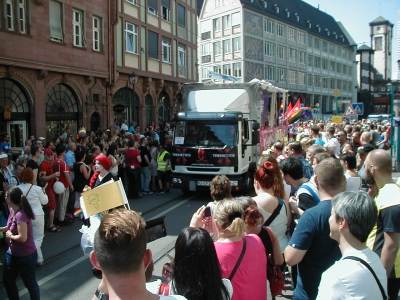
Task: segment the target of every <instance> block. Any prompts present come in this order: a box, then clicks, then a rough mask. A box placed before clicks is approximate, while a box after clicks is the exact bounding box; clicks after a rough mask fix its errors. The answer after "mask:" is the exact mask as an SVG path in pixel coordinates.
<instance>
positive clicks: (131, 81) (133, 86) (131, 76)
mask: <svg viewBox="0 0 400 300" xmlns="http://www.w3.org/2000/svg"><path fill="white" fill-rule="evenodd" d="M128 77H129V82H130V83H131V84H132V89H133V105H132V104H131V105H129V114H130V115H129V124H131V122H132V121H134V120H133V119H134V118H133V109H132V107H133V106H134V105H135V84H136V80H137V76H136V74H135V72H132V74H129V75H128ZM136 121H139V120H136Z"/></svg>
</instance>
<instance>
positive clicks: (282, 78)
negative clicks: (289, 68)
mask: <svg viewBox="0 0 400 300" xmlns="http://www.w3.org/2000/svg"><path fill="white" fill-rule="evenodd" d="M278 82H286V69H281V68H278Z"/></svg>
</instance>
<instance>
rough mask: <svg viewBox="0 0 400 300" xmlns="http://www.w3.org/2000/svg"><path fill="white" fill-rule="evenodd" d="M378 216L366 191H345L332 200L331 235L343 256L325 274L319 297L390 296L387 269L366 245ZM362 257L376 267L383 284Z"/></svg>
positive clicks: (374, 205)
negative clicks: (388, 294)
mask: <svg viewBox="0 0 400 300" xmlns="http://www.w3.org/2000/svg"><path fill="white" fill-rule="evenodd" d="M377 216H378V210H377V207H376V204H375V202H374V201H373V200H372V199H371V197H369V196H368V195H367V193H365V192H363V191H357V192H343V193H340V194H338V195H336V196H335V197H334V198H333V199H332V211H331V216H330V218H329V226H330V237H331V238H332V239H334V240H336V241H337V242H338V243H339V248H340V251H341V252H342V255H343V256H342V258H341V259H340V260H339V261H337V262H336V263H335V264H334V265H333V266H331V267H330V268H329V269H328V270H326V271H325V272H324V273H323V274H322V279H321V283H320V285H319V293H318V298H317V299H374V300H375V299H383V298H384V297H383V296H384V295H383V294H382V293H384V294H385V296H386V294H387V277H386V270H385V268H384V267H383V264H382V261H381V260H380V258H379V256H378V255H377V254H376V253H375V252H373V251H372V250H370V249H369V248H368V247H367V246H366V241H367V238H368V235H369V233H370V232H371V230H372V228H373V227H374V225H375V223H376V219H377ZM350 257H352V258H350ZM357 259H358V260H357ZM359 259H361V260H362V261H364V262H365V263H366V264H367V265H369V266H370V267H371V268H372V270H373V272H374V273H375V275H376V276H377V278H378V281H379V283H378V281H377V280H376V279H375V276H374V275H373V274H372V272H371V271H370V270H369V269H368V267H366V266H365V265H364V264H363V262H362V261H359ZM381 289H382V291H381ZM385 299H386V298H385Z"/></svg>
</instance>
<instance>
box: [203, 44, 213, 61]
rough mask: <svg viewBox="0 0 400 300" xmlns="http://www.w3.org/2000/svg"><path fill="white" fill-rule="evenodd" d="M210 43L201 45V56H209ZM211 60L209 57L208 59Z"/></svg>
mask: <svg viewBox="0 0 400 300" xmlns="http://www.w3.org/2000/svg"><path fill="white" fill-rule="evenodd" d="M210 47H211V43H205V44H201V56H206V55H210V54H211V49H210ZM210 59H211V57H210Z"/></svg>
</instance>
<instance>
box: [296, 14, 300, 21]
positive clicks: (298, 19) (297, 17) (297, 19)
mask: <svg viewBox="0 0 400 300" xmlns="http://www.w3.org/2000/svg"><path fill="white" fill-rule="evenodd" d="M295 16H296V21H297V22H299V21H300V16H299V15H298V14H297V13H295Z"/></svg>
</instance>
